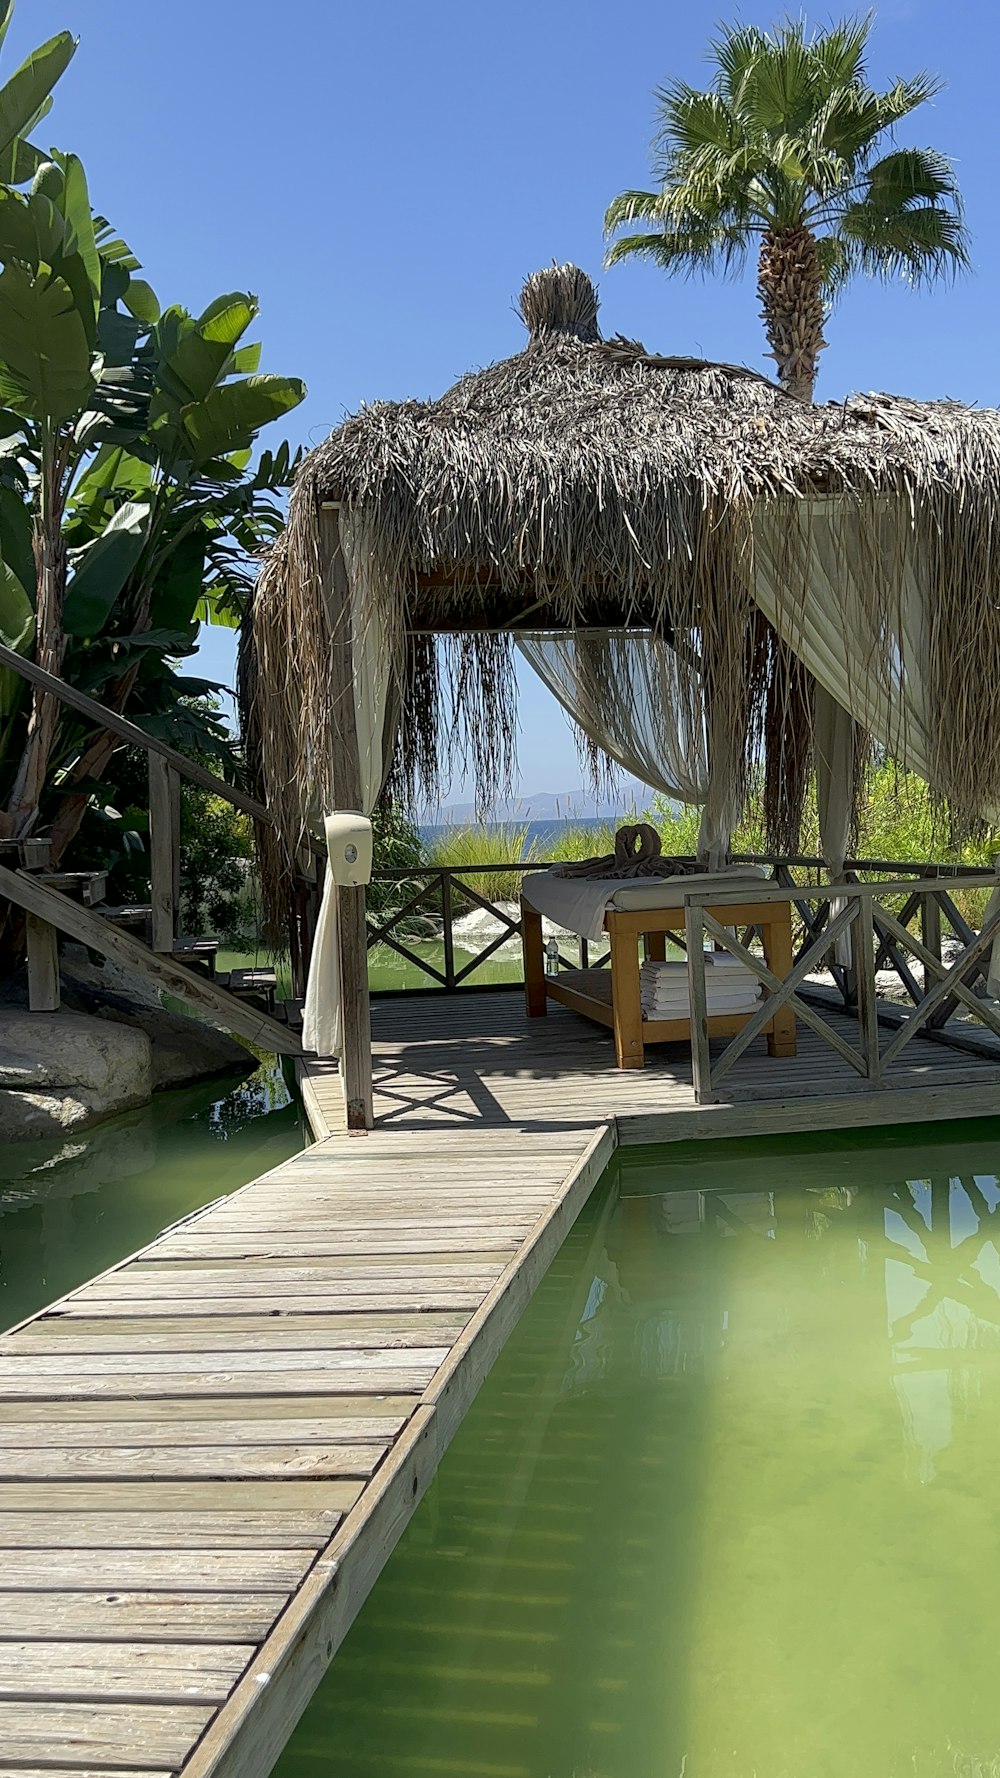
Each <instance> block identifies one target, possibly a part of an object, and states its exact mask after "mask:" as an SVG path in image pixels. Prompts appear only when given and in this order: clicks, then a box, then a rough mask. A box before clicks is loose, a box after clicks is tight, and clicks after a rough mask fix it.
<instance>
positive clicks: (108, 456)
mask: <svg viewBox="0 0 1000 1778" xmlns="http://www.w3.org/2000/svg"><path fill="white" fill-rule="evenodd" d="M152 478H153V471H152V468H151V466H150V464H148V463H143V462H141V461H140V459H139V458H138V457H133V456H132V455H131V454H130V453H129V452H128V451H127V450H125V449H124V447H123V446H122V445H102V447H101V449H100V450H99V451H98V453H97V455H96V457H94V459H93V461H92V462H91V463H89V464H88V465H87V468H86V469H85V471H84V473H83V474H82V475H81V476H80V478H79V480H78V481H77V482H76V485H75V486H74V488H73V493H72V497H71V500H70V506H71V508H72V510H73V511H74V512H80V511H90V512H91V513H92V514H93V513H99V512H100V509H101V508H102V507H103V505H104V504H105V502H106V501H107V500H109V499H110V498H111V497H112V496H113V495H115V494H122V493H129V494H141V493H143V492H144V490H145V489H146V488H148V487H149V484H150V482H151V481H152Z"/></svg>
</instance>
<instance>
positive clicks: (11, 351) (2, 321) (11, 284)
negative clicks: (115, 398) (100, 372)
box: [0, 265, 95, 422]
mask: <svg viewBox="0 0 1000 1778" xmlns="http://www.w3.org/2000/svg"><path fill="white" fill-rule="evenodd" d="M94 386H95V385H94V377H93V374H92V371H91V358H90V346H89V344H88V341H87V330H86V326H85V323H84V320H83V317H82V316H81V314H80V312H79V309H78V308H77V305H76V301H75V298H74V296H73V292H72V290H71V289H70V287H69V285H68V284H67V283H66V282H65V280H64V279H62V278H58V277H54V276H49V277H36V276H34V275H33V274H32V273H31V272H28V271H26V270H25V269H24V268H23V267H22V266H19V265H8V266H5V267H4V270H3V271H2V272H0V401H2V402H4V403H5V404H6V405H7V406H8V407H12V408H14V409H15V411H16V412H19V413H23V414H27V415H28V416H29V417H30V418H32V419H40V420H47V421H50V422H51V421H58V420H65V419H67V418H68V417H69V415H70V414H73V413H76V412H77V411H78V409H80V408H82V407H85V406H86V404H87V402H88V401H89V399H90V397H91V395H92V394H93V392H94Z"/></svg>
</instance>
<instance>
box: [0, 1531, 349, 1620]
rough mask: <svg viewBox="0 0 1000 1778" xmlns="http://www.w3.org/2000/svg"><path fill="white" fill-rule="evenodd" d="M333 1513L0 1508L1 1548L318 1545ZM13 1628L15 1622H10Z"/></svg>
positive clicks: (326, 1534) (313, 1547)
mask: <svg viewBox="0 0 1000 1778" xmlns="http://www.w3.org/2000/svg"><path fill="white" fill-rule="evenodd" d="M342 1517H343V1514H342V1513H339V1512H321V1511H319V1510H318V1509H314V1510H313V1511H312V1512H250V1511H244V1512H214V1513H205V1512H201V1513H195V1512H186V1513H179V1512H173V1513H165V1512H159V1513H157V1512H104V1513H101V1512H72V1513H65V1512H47V1513H46V1512H18V1513H11V1512H0V1551H2V1550H6V1549H36V1550H52V1549H84V1550H115V1549H133V1550H135V1549H176V1548H178V1547H180V1546H184V1547H185V1548H190V1549H223V1550H231V1549H254V1548H258V1547H260V1546H261V1545H263V1546H264V1547H265V1548H271V1549H300V1548H301V1549H306V1550H318V1549H319V1548H320V1547H321V1546H322V1545H323V1544H324V1543H326V1542H327V1541H328V1540H329V1538H330V1537H332V1535H333V1533H334V1531H335V1530H336V1528H337V1526H338V1525H339V1523H340V1520H341V1519H342ZM15 1627H16V1626H15Z"/></svg>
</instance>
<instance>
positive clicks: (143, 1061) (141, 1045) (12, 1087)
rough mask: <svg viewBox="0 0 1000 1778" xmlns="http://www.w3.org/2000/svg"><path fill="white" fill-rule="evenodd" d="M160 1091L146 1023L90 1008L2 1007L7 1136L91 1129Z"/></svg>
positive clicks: (23, 1138) (0, 1128)
mask: <svg viewBox="0 0 1000 1778" xmlns="http://www.w3.org/2000/svg"><path fill="white" fill-rule="evenodd" d="M152 1091H153V1067H152V1047H151V1045H150V1041H149V1038H148V1037H147V1035H146V1033H145V1032H144V1031H140V1030H136V1029H133V1028H131V1027H129V1026H126V1025H114V1024H111V1023H109V1022H108V1021H107V1020H105V1019H97V1018H90V1017H88V1016H87V1015H86V1014H82V1013H73V1012H44V1013H43V1012H22V1011H20V1010H12V1009H7V1010H5V1011H3V1012H2V1013H0V1141H4V1140H6V1141H8V1142H29V1141H40V1140H44V1139H46V1138H55V1137H58V1136H61V1135H65V1134H66V1133H67V1132H68V1131H70V1130H80V1129H84V1128H86V1127H87V1126H88V1125H89V1124H95V1123H98V1122H99V1121H100V1119H101V1118H104V1117H111V1116H113V1114H114V1113H115V1112H117V1111H128V1110H131V1108H132V1107H133V1106H136V1105H146V1104H148V1102H149V1099H150V1098H151V1096H152Z"/></svg>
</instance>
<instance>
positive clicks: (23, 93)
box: [0, 31, 76, 149]
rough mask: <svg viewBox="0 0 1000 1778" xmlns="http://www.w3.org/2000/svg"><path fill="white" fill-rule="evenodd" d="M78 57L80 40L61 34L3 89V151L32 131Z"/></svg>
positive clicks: (37, 51)
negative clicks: (55, 89) (54, 90)
mask: <svg viewBox="0 0 1000 1778" xmlns="http://www.w3.org/2000/svg"><path fill="white" fill-rule="evenodd" d="M75 54H76V39H75V38H74V37H73V36H71V34H70V32H69V31H60V32H59V33H58V35H57V36H55V37H50V38H49V40H48V42H47V43H43V44H41V45H40V47H39V48H38V49H34V50H32V52H31V54H30V56H28V58H27V60H26V61H24V62H22V63H21V66H20V68H18V69H17V71H16V73H14V74H12V75H11V77H10V79H9V80H8V81H6V82H5V84H4V85H3V86H2V87H0V149H4V148H6V147H8V146H9V144H10V143H12V142H14V141H16V140H17V138H18V136H21V135H23V134H24V132H25V130H29V129H30V128H31V125H32V122H33V120H34V118H35V116H36V114H37V112H38V110H39V108H40V106H41V105H43V104H44V102H45V100H46V99H47V98H48V96H49V94H50V93H51V91H52V88H53V87H54V86H55V84H56V81H57V80H58V79H59V77H60V75H62V74H64V73H65V72H66V69H67V68H68V67H69V64H70V62H71V61H72V60H73V57H74V55H75Z"/></svg>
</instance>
